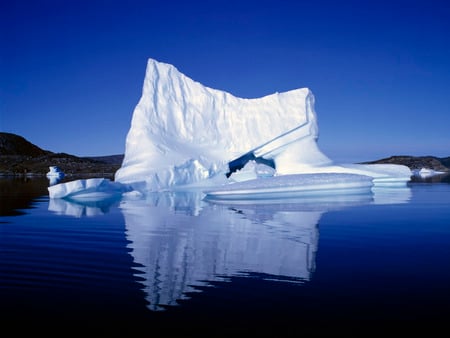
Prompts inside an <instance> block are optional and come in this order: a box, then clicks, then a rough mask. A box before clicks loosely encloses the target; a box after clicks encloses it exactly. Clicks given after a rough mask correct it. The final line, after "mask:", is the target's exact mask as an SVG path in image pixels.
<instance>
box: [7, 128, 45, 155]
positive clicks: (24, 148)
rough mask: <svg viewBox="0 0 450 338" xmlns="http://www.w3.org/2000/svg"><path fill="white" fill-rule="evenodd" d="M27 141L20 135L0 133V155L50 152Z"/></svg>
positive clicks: (43, 153)
mask: <svg viewBox="0 0 450 338" xmlns="http://www.w3.org/2000/svg"><path fill="white" fill-rule="evenodd" d="M50 153H51V152H50V151H47V150H43V149H41V148H39V147H38V146H36V145H34V144H32V143H31V142H28V141H27V140H26V139H24V138H23V137H22V136H19V135H16V134H10V133H0V155H21V156H32V157H37V156H43V155H48V154H50Z"/></svg>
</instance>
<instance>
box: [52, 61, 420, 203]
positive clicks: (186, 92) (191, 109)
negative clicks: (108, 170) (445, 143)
mask: <svg viewBox="0 0 450 338" xmlns="http://www.w3.org/2000/svg"><path fill="white" fill-rule="evenodd" d="M317 139H318V124H317V116H316V112H315V110H314V95H313V94H312V92H311V91H310V90H309V89H308V88H300V89H295V90H291V91H287V92H283V93H274V94H272V95H267V96H264V97H261V98H254V99H246V98H238V97H235V96H233V95H231V94H229V93H227V92H224V91H221V90H217V89H212V88H208V87H206V86H204V85H202V84H201V83H199V82H196V81H194V80H192V79H190V78H189V77H187V76H185V75H184V74H182V73H181V72H179V71H178V70H177V69H176V68H175V67H174V66H172V65H170V64H166V63H161V62H157V61H155V60H153V59H149V60H148V64H147V70H146V75H145V80H144V86H143V92H142V97H141V99H140V101H139V103H138V104H137V106H136V108H135V110H134V112H133V117H132V121H131V127H130V130H129V132H128V135H127V138H126V148H125V157H124V160H123V163H122V166H121V168H120V169H119V170H118V171H117V172H116V175H115V179H114V181H115V182H110V181H103V182H98V181H90V180H85V181H83V182H79V183H72V182H69V183H63V185H64V186H60V185H58V186H57V187H55V188H53V187H49V192H50V197H51V198H65V197H71V198H72V199H73V198H78V199H83V198H85V199H95V198H102V195H105V194H109V195H111V194H122V193H124V192H127V193H129V192H130V190H133V191H135V192H136V195H145V194H147V193H150V192H157V191H170V190H183V189H188V190H189V189H202V190H204V191H207V192H208V194H209V195H215V196H217V195H220V194H222V195H224V194H228V195H229V196H230V194H231V191H232V192H233V194H234V195H236V194H238V193H241V192H242V193H243V194H244V193H245V195H246V196H247V197H251V196H249V189H250V190H255V191H257V193H258V194H260V195H259V196H263V195H261V193H262V191H263V190H266V192H267V193H268V194H269V195H271V196H272V197H273V193H275V192H276V193H277V194H278V196H280V197H283V196H284V194H283V193H282V190H286V193H287V194H289V193H291V192H292V191H296V193H301V192H306V191H308V192H311V191H315V192H317V191H318V190H323V192H327V193H330V192H332V191H333V192H339V193H341V192H343V191H347V192H348V193H354V191H355V189H356V188H358V189H366V188H367V186H368V185H369V181H371V182H370V183H371V184H373V185H374V186H404V185H405V183H406V182H408V181H409V180H410V178H411V175H412V173H411V170H410V169H409V168H408V167H406V166H401V165H392V164H370V165H369V164H367V165H362V164H336V163H334V162H333V161H332V160H331V159H329V158H328V157H327V156H326V155H324V154H323V153H322V152H321V151H320V149H319V147H318V144H317ZM248 180H253V181H251V182H250V183H246V182H247V181H248ZM240 184H241V185H242V184H244V188H239V185H240ZM228 185H230V186H229V187H228ZM107 186H109V187H107ZM313 186H315V187H314V188H313ZM250 187H251V188H250ZM302 187H307V188H302ZM345 188H346V189H347V190H345ZM83 190H84V192H83ZM96 194H97V195H98V196H96ZM250 195H251V194H250ZM242 197H245V196H244V195H243V196H242Z"/></svg>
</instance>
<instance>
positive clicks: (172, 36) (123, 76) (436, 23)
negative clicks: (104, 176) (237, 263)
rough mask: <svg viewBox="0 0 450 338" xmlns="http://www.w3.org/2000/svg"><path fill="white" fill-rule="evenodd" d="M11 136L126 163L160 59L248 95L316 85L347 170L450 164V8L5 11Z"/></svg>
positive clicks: (3, 71)
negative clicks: (427, 160)
mask: <svg viewBox="0 0 450 338" xmlns="http://www.w3.org/2000/svg"><path fill="white" fill-rule="evenodd" d="M0 34H1V35H0V39H1V40H0V42H1V50H0V52H1V54H0V130H1V131H4V132H11V133H15V134H19V135H21V136H23V137H25V138H26V139H28V140H29V141H30V142H33V143H34V144H36V145H38V146H40V147H41V148H44V149H47V150H51V151H54V152H66V153H70V154H74V155H78V156H97V155H112V154H119V153H123V152H124V151H125V138H126V134H127V132H128V129H129V127H130V122H131V117H132V113H133V110H134V108H135V106H136V104H137V103H138V101H139V99H140V96H141V93H142V85H143V80H144V75H145V67H146V62H147V59H148V58H153V59H156V60H158V61H161V62H166V63H170V64H173V65H174V66H175V67H177V68H178V70H180V71H181V72H182V73H184V74H185V75H187V76H189V77H191V78H192V79H194V80H195V81H198V82H201V83H202V84H204V85H206V86H209V87H212V88H216V89H220V90H224V91H227V92H230V93H231V94H233V95H235V96H238V97H244V98H256V97H261V96H264V95H268V94H272V93H274V92H283V91H288V90H292V89H297V88H303V87H308V88H310V89H311V90H312V92H313V93H314V95H315V98H316V105H315V109H316V112H317V116H318V121H319V130H320V137H319V140H318V143H319V147H320V149H321V150H322V151H323V152H324V153H325V154H326V155H327V156H329V157H330V158H332V159H335V160H337V161H349V162H356V161H365V160H373V159H379V158H383V157H388V156H391V155H414V156H422V155H434V156H440V157H444V156H450V132H449V126H450V3H449V2H446V1H433V0H429V1H415V0H411V1H396V0H392V1H383V0H381V1H345V0H342V1H323V0H315V1H301V0H299V1H282V0H278V1H265V0H259V1H245V0H241V1H234V0H232V1H170V0H168V1H152V0H150V1H136V0H126V1H98V0H90V1H83V0H78V1H73V0H65V1H60V0H42V1H40V0H36V1H26V0H23V1H1V2H0Z"/></svg>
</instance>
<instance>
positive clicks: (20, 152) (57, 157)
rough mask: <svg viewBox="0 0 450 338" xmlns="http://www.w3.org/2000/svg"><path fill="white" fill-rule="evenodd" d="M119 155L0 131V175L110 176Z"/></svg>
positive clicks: (420, 162) (441, 165)
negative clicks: (82, 153)
mask: <svg viewBox="0 0 450 338" xmlns="http://www.w3.org/2000/svg"><path fill="white" fill-rule="evenodd" d="M123 157H124V155H123V154H117V155H108V156H95V157H78V156H74V155H70V154H66V153H54V152H52V151H49V150H44V149H42V148H40V147H38V146H37V145H35V144H32V143H31V142H29V141H28V140H26V139H25V138H24V137H22V136H19V135H16V134H11V133H2V132H0V176H23V175H37V176H39V175H45V174H46V173H47V172H48V171H49V166H58V167H59V168H60V169H61V170H62V171H63V172H64V173H65V174H66V176H78V175H83V176H86V175H88V176H89V175H93V176H94V175H95V176H101V177H114V174H115V172H116V171H117V170H118V169H119V168H120V167H121V165H122V161H123ZM363 163H364V164H377V163H391V164H403V165H406V166H407V167H409V168H410V169H411V170H415V169H422V168H428V169H433V170H436V171H444V172H450V157H443V158H439V157H435V156H403V155H402V156H391V157H388V158H383V159H379V160H374V161H370V162H363Z"/></svg>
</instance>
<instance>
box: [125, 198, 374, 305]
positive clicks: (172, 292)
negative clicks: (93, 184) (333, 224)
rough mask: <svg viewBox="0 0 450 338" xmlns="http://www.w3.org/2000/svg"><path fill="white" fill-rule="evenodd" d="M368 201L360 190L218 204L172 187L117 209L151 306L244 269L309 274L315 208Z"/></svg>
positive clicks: (295, 277)
mask: <svg viewBox="0 0 450 338" xmlns="http://www.w3.org/2000/svg"><path fill="white" fill-rule="evenodd" d="M371 201H372V196H371V195H370V194H366V195H355V196H352V197H351V198H350V197H349V199H348V200H346V201H344V200H341V201H338V202H336V201H335V202H336V203H333V202H332V201H331V198H328V200H327V201H325V200H323V201H322V203H317V200H315V201H314V202H312V201H300V200H273V201H270V200H267V201H261V200H259V201H257V203H252V202H251V201H245V203H233V204H231V203H227V204H224V203H223V201H222V203H220V204H219V203H214V202H209V201H206V200H203V199H202V195H201V194H197V193H180V192H178V193H173V192H172V193H159V194H155V195H151V196H149V198H147V199H143V200H137V201H136V200H134V201H130V200H122V202H121V204H120V209H121V210H122V213H123V215H124V219H125V226H126V236H127V239H128V240H129V241H130V242H129V245H128V246H129V248H130V249H131V251H130V254H131V255H132V256H133V260H134V262H135V263H137V265H138V266H139V267H138V268H137V269H138V270H140V271H141V274H140V275H139V277H140V278H143V280H142V281H141V283H142V284H144V291H145V292H146V294H147V301H148V302H149V308H150V309H151V310H154V311H157V310H162V309H164V308H165V307H166V306H171V305H177V300H181V299H185V298H186V297H187V296H186V294H188V293H191V292H196V291H197V290H198V287H199V286H206V285H208V284H209V282H211V281H218V280H223V279H224V278H226V277H229V276H234V275H245V274H247V273H250V272H251V273H258V274H265V275H270V276H282V277H284V278H288V279H289V280H291V281H297V282H303V281H307V280H309V279H310V278H311V275H312V273H313V272H314V270H315V255H316V251H317V244H318V238H319V231H318V223H319V220H320V218H321V216H322V214H323V213H324V212H326V211H329V210H334V209H339V208H342V207H347V206H352V205H359V204H367V203H370V202H371ZM233 202H236V201H233ZM281 202H282V203H281Z"/></svg>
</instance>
